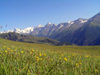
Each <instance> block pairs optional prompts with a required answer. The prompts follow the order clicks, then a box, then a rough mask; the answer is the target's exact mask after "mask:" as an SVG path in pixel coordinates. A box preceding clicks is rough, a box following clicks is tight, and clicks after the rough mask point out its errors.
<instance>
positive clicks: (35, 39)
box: [0, 32, 62, 45]
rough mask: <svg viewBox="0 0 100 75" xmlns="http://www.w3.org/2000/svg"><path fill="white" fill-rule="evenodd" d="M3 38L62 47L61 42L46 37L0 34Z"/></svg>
mask: <svg viewBox="0 0 100 75" xmlns="http://www.w3.org/2000/svg"><path fill="white" fill-rule="evenodd" d="M0 37H1V38H4V39H8V40H13V41H20V42H28V43H41V44H51V45H62V43H60V42H59V41H56V40H52V39H49V38H45V37H34V36H31V35H22V34H18V33H14V32H13V33H12V32H10V33H3V34H0Z"/></svg>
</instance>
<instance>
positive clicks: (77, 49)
mask: <svg viewBox="0 0 100 75" xmlns="http://www.w3.org/2000/svg"><path fill="white" fill-rule="evenodd" d="M1 45H5V46H8V47H18V48H33V49H36V50H48V51H57V52H63V53H65V54H66V53H77V54H79V55H87V54H88V55H91V56H98V57H99V56H100V46H70V45H68V46H52V45H47V44H30V43H22V42H15V41H9V40H4V39H0V46H1Z"/></svg>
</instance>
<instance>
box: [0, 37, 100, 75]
mask: <svg viewBox="0 0 100 75" xmlns="http://www.w3.org/2000/svg"><path fill="white" fill-rule="evenodd" d="M0 59H1V60H0V74H1V75H12V74H14V75H24V74H27V75H33V74H35V75H39V74H41V75H48V74H51V75H53V74H55V75H64V74H65V75H70V74H72V75H75V74H76V75H80V74H85V75H99V74H100V63H99V62H100V46H52V45H47V44H36V43H24V42H16V41H10V40H5V39H0Z"/></svg>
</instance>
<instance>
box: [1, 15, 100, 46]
mask: <svg viewBox="0 0 100 75" xmlns="http://www.w3.org/2000/svg"><path fill="white" fill-rule="evenodd" d="M8 32H15V33H19V34H25V35H32V36H36V37H47V38H51V39H54V40H58V41H60V42H62V43H66V42H67V43H71V44H76V45H100V13H98V14H96V15H95V16H93V17H92V18H90V19H83V18H79V19H77V20H75V21H68V22H65V23H60V24H57V25H56V24H52V23H48V24H46V25H45V26H42V25H41V24H40V25H38V26H37V27H28V28H25V29H14V30H12V31H8ZM8 32H1V33H8Z"/></svg>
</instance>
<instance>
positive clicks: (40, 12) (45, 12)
mask: <svg viewBox="0 0 100 75" xmlns="http://www.w3.org/2000/svg"><path fill="white" fill-rule="evenodd" d="M98 12H100V0H0V27H1V26H3V28H2V29H0V31H2V30H9V29H13V28H25V27H29V26H36V25H38V24H43V25H45V24H46V23H48V22H52V23H56V24H58V23H61V22H67V21H69V20H75V19H77V18H90V17H92V16H94V15H95V14H97V13H98ZM6 25H7V26H6Z"/></svg>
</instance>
